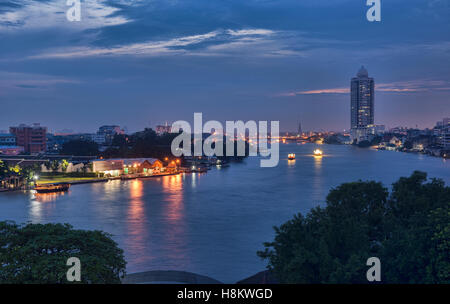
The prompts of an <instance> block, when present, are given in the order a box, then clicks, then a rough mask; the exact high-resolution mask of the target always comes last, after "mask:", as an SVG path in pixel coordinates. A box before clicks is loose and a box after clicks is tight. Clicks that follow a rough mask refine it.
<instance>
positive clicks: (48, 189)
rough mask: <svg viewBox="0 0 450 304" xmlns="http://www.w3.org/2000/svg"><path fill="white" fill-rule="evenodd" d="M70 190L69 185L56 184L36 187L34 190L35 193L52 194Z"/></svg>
mask: <svg viewBox="0 0 450 304" xmlns="http://www.w3.org/2000/svg"><path fill="white" fill-rule="evenodd" d="M69 188H70V184H69V183H56V184H45V185H36V186H35V187H34V190H36V192H37V193H52V192H62V191H67V190H69Z"/></svg>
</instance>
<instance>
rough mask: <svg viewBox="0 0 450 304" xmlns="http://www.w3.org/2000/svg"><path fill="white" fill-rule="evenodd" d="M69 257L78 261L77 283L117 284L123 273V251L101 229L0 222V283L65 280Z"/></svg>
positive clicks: (64, 281) (62, 281) (60, 281)
mask: <svg viewBox="0 0 450 304" xmlns="http://www.w3.org/2000/svg"><path fill="white" fill-rule="evenodd" d="M70 257H77V258H79V259H80V261H81V283H120V282H121V281H120V279H121V278H123V276H124V275H125V265H126V262H125V260H124V257H123V251H122V249H120V248H118V247H117V244H116V243H115V242H114V241H113V240H112V239H111V235H109V234H107V233H105V232H102V231H85V230H75V229H73V228H72V226H71V225H69V224H31V223H28V224H24V225H17V224H15V223H14V222H0V283H46V284H55V283H68V281H67V279H66V273H67V271H68V269H69V266H67V265H66V262H67V259H68V258H70Z"/></svg>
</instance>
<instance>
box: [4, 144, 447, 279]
mask: <svg viewBox="0 0 450 304" xmlns="http://www.w3.org/2000/svg"><path fill="white" fill-rule="evenodd" d="M315 148H316V145H314V144H303V145H302V144H295V143H291V144H282V145H280V163H279V165H278V166H277V167H274V168H260V167H259V159H258V158H254V157H250V158H247V159H246V160H245V161H244V162H242V163H233V164H231V166H230V167H227V168H222V169H216V168H214V169H212V170H211V171H209V172H208V173H207V174H201V175H200V174H183V175H177V176H166V177H158V178H151V179H144V180H129V181H119V180H116V181H109V182H107V183H96V184H85V185H74V186H73V187H71V189H70V191H69V192H67V193H63V194H45V195H44V194H40V195H36V194H35V193H34V192H33V191H30V192H10V193H0V220H14V221H16V222H18V223H23V222H26V221H31V222H33V223H48V222H55V223H56V222H58V223H70V224H72V225H73V226H74V227H75V228H79V229H99V230H103V231H106V232H109V233H111V234H112V235H113V238H114V239H115V240H116V241H117V242H118V244H119V246H120V247H121V248H122V249H124V251H125V258H126V260H127V262H128V264H127V272H129V273H132V272H141V271H147V270H184V271H191V272H195V273H198V274H202V275H207V276H210V277H212V278H215V279H217V280H219V281H222V282H225V283H233V282H236V281H238V280H241V279H244V278H246V277H248V276H251V275H253V274H255V273H256V272H258V271H261V270H264V268H265V263H264V262H263V261H261V260H260V259H259V258H258V257H257V255H256V251H257V250H261V249H263V245H262V243H263V242H265V241H271V240H272V239H273V236H274V232H273V228H272V227H273V226H274V225H280V224H282V223H283V222H285V221H287V220H289V219H290V218H291V217H292V216H293V215H294V214H295V213H298V212H302V213H306V212H308V211H309V210H310V209H311V208H312V207H315V206H317V205H323V204H324V200H325V197H326V195H327V193H328V191H329V190H330V188H332V187H335V186H337V185H339V184H341V183H343V182H350V181H356V180H359V179H362V180H376V181H381V182H383V183H384V184H385V185H386V186H389V185H390V184H391V183H392V182H394V181H395V180H397V179H398V178H399V177H400V176H409V175H410V174H411V173H412V172H413V171H414V170H421V171H425V172H427V173H428V174H429V177H438V178H442V179H444V181H445V182H446V184H447V185H448V184H449V183H450V174H449V172H450V170H449V169H450V162H449V161H445V160H443V159H441V158H434V157H429V156H425V155H418V154H407V153H401V152H391V151H376V150H371V149H361V148H356V147H352V146H340V145H321V146H320V148H321V149H322V150H323V151H324V156H323V157H322V158H317V157H313V156H312V155H311V153H312V151H313V149H315ZM288 153H296V156H297V157H296V160H295V161H288V160H287V154H288Z"/></svg>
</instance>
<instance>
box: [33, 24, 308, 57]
mask: <svg viewBox="0 0 450 304" xmlns="http://www.w3.org/2000/svg"><path fill="white" fill-rule="evenodd" d="M279 34H280V32H275V31H271V30H266V29H243V30H215V31H211V32H207V33H203V34H197V35H189V36H181V37H177V38H170V39H167V40H159V41H147V42H142V43H132V44H128V45H122V46H116V47H93V46H90V47H78V48H63V49H57V50H47V51H45V52H43V53H40V54H37V55H32V56H29V57H28V59H43V58H60V59H64V58H79V57H96V56H124V55H131V56H163V55H192V56H227V55H231V54H232V53H236V52H239V54H240V55H242V54H243V52H245V51H246V50H247V49H250V50H251V51H252V54H253V55H257V54H258V53H259V54H261V55H265V56H295V55H300V53H299V52H296V51H294V50H289V49H285V48H284V47H286V46H284V45H283V44H282V43H280V41H279V40H280V39H279V37H278V35H279Z"/></svg>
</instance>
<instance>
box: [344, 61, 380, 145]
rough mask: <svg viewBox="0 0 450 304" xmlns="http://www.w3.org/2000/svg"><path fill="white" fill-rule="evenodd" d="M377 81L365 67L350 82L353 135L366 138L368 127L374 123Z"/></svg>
mask: <svg viewBox="0 0 450 304" xmlns="http://www.w3.org/2000/svg"><path fill="white" fill-rule="evenodd" d="M374 100H375V81H374V79H373V78H371V77H369V73H368V72H367V70H366V69H365V68H364V67H361V69H360V70H359V71H358V74H357V75H356V77H353V78H352V80H351V84H350V122H351V125H350V127H351V131H352V137H353V138H354V139H356V140H357V141H360V140H366V139H367V136H368V135H369V134H368V133H370V132H369V131H368V127H369V126H372V125H374V116H375V115H374Z"/></svg>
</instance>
